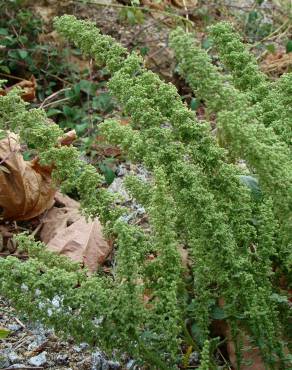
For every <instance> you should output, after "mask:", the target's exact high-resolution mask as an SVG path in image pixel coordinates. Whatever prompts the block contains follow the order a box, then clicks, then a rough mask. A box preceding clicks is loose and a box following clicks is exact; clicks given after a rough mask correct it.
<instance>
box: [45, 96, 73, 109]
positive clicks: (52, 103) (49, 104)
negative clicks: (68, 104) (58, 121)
mask: <svg viewBox="0 0 292 370" xmlns="http://www.w3.org/2000/svg"><path fill="white" fill-rule="evenodd" d="M68 100H70V98H64V99H60V100H56V101H52V102H51V103H48V104H45V105H43V106H42V108H43V109H45V108H47V107H50V106H51V105H55V104H59V103H63V102H64V101H68Z"/></svg>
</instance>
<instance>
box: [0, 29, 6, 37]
mask: <svg viewBox="0 0 292 370" xmlns="http://www.w3.org/2000/svg"><path fill="white" fill-rule="evenodd" d="M7 35H8V29H7V28H0V36H7Z"/></svg>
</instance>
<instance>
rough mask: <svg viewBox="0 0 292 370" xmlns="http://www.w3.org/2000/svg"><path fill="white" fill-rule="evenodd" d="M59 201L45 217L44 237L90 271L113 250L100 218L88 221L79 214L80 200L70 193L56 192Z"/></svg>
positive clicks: (52, 245) (52, 246)
mask: <svg viewBox="0 0 292 370" xmlns="http://www.w3.org/2000/svg"><path fill="white" fill-rule="evenodd" d="M56 203H57V205H59V207H53V208H52V209H50V210H49V211H48V212H47V215H46V217H45V218H44V220H43V224H44V226H43V228H42V230H41V234H40V238H41V240H42V241H43V242H44V243H46V244H47V248H48V249H49V250H51V251H53V252H57V253H58V254H60V255H65V256H67V257H69V258H70V259H72V260H73V261H75V262H79V263H81V264H82V265H85V266H86V267H87V268H88V270H89V271H90V272H94V271H96V269H97V267H98V266H99V265H102V264H103V262H104V261H105V259H106V258H107V256H108V255H109V253H110V252H111V250H112V243H109V242H107V241H106V240H105V238H104V237H103V234H102V226H101V224H100V222H99V220H98V219H97V218H96V219H94V220H93V221H88V222H87V221H86V219H85V217H83V216H82V215H81V214H80V211H79V208H80V204H79V203H78V202H76V201H74V200H73V199H71V198H69V197H68V196H64V195H62V194H60V193H57V194H56ZM62 205H63V207H61V208H60V206H62Z"/></svg>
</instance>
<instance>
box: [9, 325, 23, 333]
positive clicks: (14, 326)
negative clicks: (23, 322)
mask: <svg viewBox="0 0 292 370" xmlns="http://www.w3.org/2000/svg"><path fill="white" fill-rule="evenodd" d="M7 329H8V330H10V331H18V330H20V329H21V326H20V325H18V324H9V325H7Z"/></svg>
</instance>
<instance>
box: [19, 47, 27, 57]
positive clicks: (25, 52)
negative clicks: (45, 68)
mask: <svg viewBox="0 0 292 370" xmlns="http://www.w3.org/2000/svg"><path fill="white" fill-rule="evenodd" d="M18 54H19V56H20V58H21V59H25V58H26V57H27V56H28V52H27V51H26V50H24V49H19V50H18Z"/></svg>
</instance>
